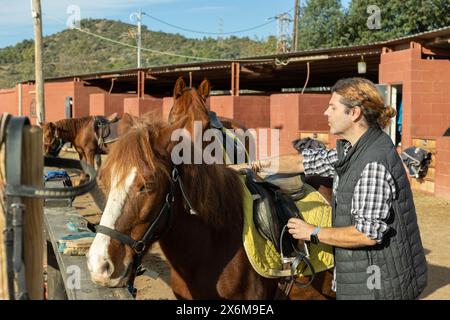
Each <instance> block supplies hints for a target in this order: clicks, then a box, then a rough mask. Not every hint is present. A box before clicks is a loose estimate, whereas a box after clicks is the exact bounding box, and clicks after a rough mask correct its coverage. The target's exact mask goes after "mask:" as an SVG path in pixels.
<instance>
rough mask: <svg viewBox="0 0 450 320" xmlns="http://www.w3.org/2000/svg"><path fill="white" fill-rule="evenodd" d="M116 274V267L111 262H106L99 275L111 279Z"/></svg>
mask: <svg viewBox="0 0 450 320" xmlns="http://www.w3.org/2000/svg"><path fill="white" fill-rule="evenodd" d="M113 272H114V265H113V264H112V262H111V261H110V260H105V261H104V262H103V263H102V265H101V266H100V268H99V273H100V274H102V275H103V276H105V277H109V276H111V275H112V274H113Z"/></svg>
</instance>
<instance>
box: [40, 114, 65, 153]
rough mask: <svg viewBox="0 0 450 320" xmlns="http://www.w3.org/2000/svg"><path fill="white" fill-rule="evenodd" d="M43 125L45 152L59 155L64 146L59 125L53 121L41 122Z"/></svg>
mask: <svg viewBox="0 0 450 320" xmlns="http://www.w3.org/2000/svg"><path fill="white" fill-rule="evenodd" d="M41 127H42V131H43V138H44V152H45V154H46V155H51V156H57V155H58V153H59V151H60V149H61V147H62V141H61V139H60V138H61V137H60V132H59V129H58V127H57V126H56V124H54V123H53V122H48V123H41Z"/></svg>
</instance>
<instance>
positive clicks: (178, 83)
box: [173, 77, 186, 99]
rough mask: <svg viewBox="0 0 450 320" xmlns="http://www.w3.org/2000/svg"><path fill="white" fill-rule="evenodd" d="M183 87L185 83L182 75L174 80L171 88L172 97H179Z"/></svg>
mask: <svg viewBox="0 0 450 320" xmlns="http://www.w3.org/2000/svg"><path fill="white" fill-rule="evenodd" d="M184 88H186V84H185V83H184V80H183V77H179V78H178V80H177V81H176V82H175V88H173V97H174V99H176V98H178V97H180V96H181V95H182V94H183V90H184Z"/></svg>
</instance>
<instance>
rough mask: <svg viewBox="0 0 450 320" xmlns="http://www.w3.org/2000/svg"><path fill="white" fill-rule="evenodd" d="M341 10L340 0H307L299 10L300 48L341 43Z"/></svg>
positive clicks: (323, 46) (332, 45) (333, 45)
mask: <svg viewBox="0 0 450 320" xmlns="http://www.w3.org/2000/svg"><path fill="white" fill-rule="evenodd" d="M343 18H344V15H343V11H342V6H341V1H340V0H309V1H307V2H306V5H305V6H302V8H301V10H300V20H299V31H298V46H299V49H300V50H305V49H313V48H329V47H335V46H338V45H340V44H341V43H342V40H341V37H342V32H341V28H342V25H343V23H344V22H343Z"/></svg>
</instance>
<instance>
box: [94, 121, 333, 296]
mask: <svg viewBox="0 0 450 320" xmlns="http://www.w3.org/2000/svg"><path fill="white" fill-rule="evenodd" d="M186 122H187V118H186V117H185V118H183V119H181V120H179V121H177V122H175V123H173V124H171V125H163V124H160V123H155V124H152V125H150V124H148V125H147V126H146V127H145V126H142V127H140V128H131V129H130V130H129V131H128V132H127V133H126V134H124V135H123V136H121V137H120V138H119V140H118V141H117V142H116V143H115V144H114V145H113V147H112V150H111V152H110V154H109V155H108V158H107V160H106V161H105V163H104V165H103V167H102V169H101V177H102V179H103V181H104V183H105V185H106V186H107V188H108V190H109V195H108V200H107V204H106V207H105V210H104V212H103V216H102V218H101V221H100V227H99V229H98V231H99V230H102V231H99V232H98V233H97V235H96V237H95V239H94V242H93V244H92V246H91V248H90V250H89V253H88V255H87V259H88V267H89V270H90V272H91V278H92V281H94V282H95V283H97V284H100V285H103V286H110V287H118V286H125V285H126V284H127V282H128V278H129V277H130V274H131V273H132V271H133V270H132V269H133V261H134V258H135V256H136V255H135V254H136V252H139V253H141V254H142V253H145V252H147V250H148V249H149V247H150V246H151V244H152V243H154V242H155V241H156V240H159V243H160V245H161V248H162V250H163V252H164V254H165V256H166V257H167V259H168V261H169V263H170V266H171V274H172V276H171V286H172V289H173V291H174V293H175V295H176V297H178V298H182V299H273V298H274V297H275V295H276V293H277V290H278V288H277V280H276V279H267V278H264V277H262V276H260V275H259V274H258V273H257V272H256V271H254V269H253V267H252V266H251V264H250V262H249V260H248V258H247V256H246V253H245V251H244V247H243V244H242V230H243V201H242V196H243V193H242V188H243V185H242V183H241V180H240V178H239V176H238V173H237V172H236V171H234V170H233V169H230V168H228V167H226V166H225V165H218V164H212V165H207V164H200V165H192V164H181V165H178V166H175V165H174V164H173V162H172V159H171V151H172V149H173V147H174V142H173V141H171V136H172V133H173V132H174V130H177V129H181V128H184V127H185V126H186ZM141 240H142V242H141ZM132 247H133V248H134V249H133V248H132ZM330 283H331V274H330V273H329V272H325V273H321V274H318V275H317V280H316V281H315V283H314V284H313V286H311V287H309V288H307V289H301V290H300V289H297V288H295V289H294V290H292V292H291V295H290V298H304V299H306V298H308V299H323V298H328V297H329V295H332V293H331V292H330V289H329V288H330V286H331V285H330Z"/></svg>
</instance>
